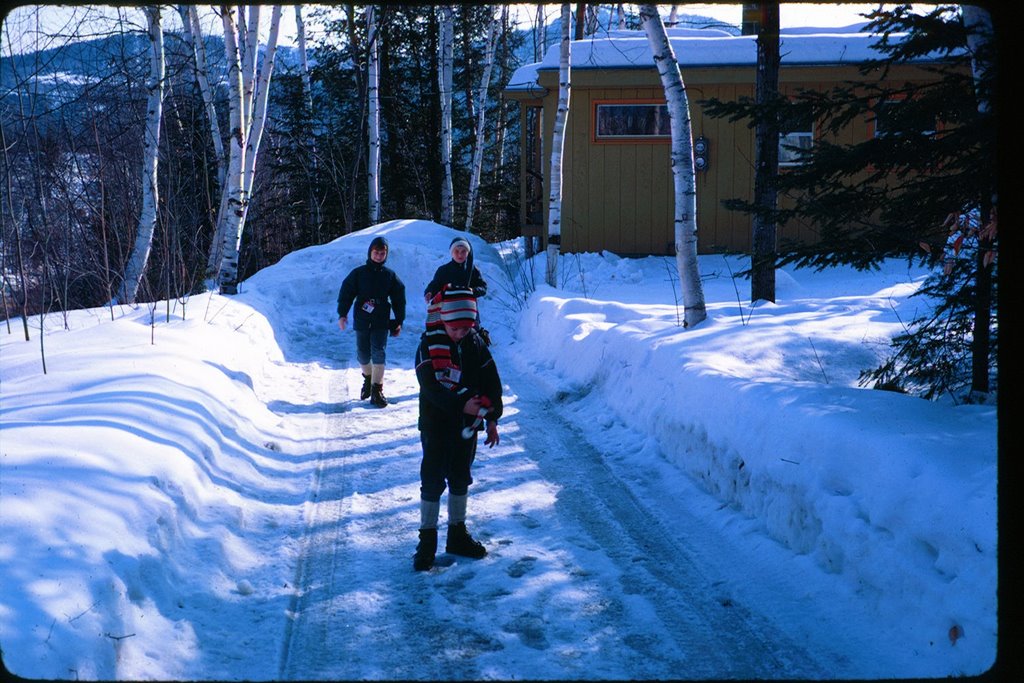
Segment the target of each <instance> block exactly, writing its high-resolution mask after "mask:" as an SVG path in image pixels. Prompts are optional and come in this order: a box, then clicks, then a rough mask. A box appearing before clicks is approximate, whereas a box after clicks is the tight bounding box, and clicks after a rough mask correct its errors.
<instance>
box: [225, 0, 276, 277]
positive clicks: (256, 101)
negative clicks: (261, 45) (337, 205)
mask: <svg viewBox="0 0 1024 683" xmlns="http://www.w3.org/2000/svg"><path fill="white" fill-rule="evenodd" d="M249 10H250V14H249V22H248V29H247V34H248V35H247V37H246V39H245V44H244V46H240V45H239V44H238V42H237V36H238V34H237V32H236V28H235V22H234V21H233V20H232V15H233V10H232V8H231V7H230V6H228V5H222V6H221V12H222V23H223V25H224V50H225V55H226V57H227V62H228V86H229V89H230V91H231V94H230V98H229V99H230V107H231V114H230V119H231V150H230V155H229V156H230V159H229V162H228V178H227V181H226V183H225V187H224V190H225V192H226V193H227V202H226V207H225V210H224V211H222V215H220V216H218V217H217V226H218V227H217V236H218V237H219V242H220V257H219V259H218V261H219V266H218V268H217V280H218V283H219V285H220V290H221V292H222V293H224V294H233V293H235V292H236V291H237V286H238V285H237V282H238V256H239V248H240V246H241V242H242V232H243V230H244V228H245V219H246V213H247V211H248V207H249V198H250V196H251V193H252V183H253V177H254V175H255V169H256V158H257V156H258V154H259V146H260V141H261V140H262V137H263V128H264V125H265V123H266V117H267V100H268V97H269V94H270V79H271V76H272V74H273V70H274V57H275V54H276V52H277V36H278V31H279V28H280V24H281V5H274V6H273V9H272V10H271V18H270V27H269V32H268V36H267V48H266V52H265V54H264V56H263V65H262V68H260V70H259V78H258V79H257V78H256V66H257V46H258V42H257V41H258V36H259V8H258V7H251V8H249ZM238 23H239V25H242V24H243V22H242V19H241V18H240V17H239V19H238ZM216 242H217V240H216V239H215V246H216Z"/></svg>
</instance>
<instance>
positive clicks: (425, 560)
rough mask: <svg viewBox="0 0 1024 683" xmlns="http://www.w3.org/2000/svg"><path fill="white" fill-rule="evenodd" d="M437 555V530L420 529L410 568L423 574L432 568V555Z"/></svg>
mask: <svg viewBox="0 0 1024 683" xmlns="http://www.w3.org/2000/svg"><path fill="white" fill-rule="evenodd" d="M436 553H437V529H420V542H419V544H418V545H417V546H416V554H415V555H413V558H412V568H413V569H414V570H416V571H418V572H425V571H427V570H428V569H430V568H431V567H433V566H434V555H435V554H436Z"/></svg>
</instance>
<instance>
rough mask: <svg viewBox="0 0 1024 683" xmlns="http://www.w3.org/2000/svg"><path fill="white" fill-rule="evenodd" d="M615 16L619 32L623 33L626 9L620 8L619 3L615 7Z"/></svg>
mask: <svg viewBox="0 0 1024 683" xmlns="http://www.w3.org/2000/svg"><path fill="white" fill-rule="evenodd" d="M615 16H616V18H617V20H618V25H619V30H620V31H625V30H626V9H625V8H624V7H623V6H622V3H621V2H620V3H619V4H617V5H616V6H615Z"/></svg>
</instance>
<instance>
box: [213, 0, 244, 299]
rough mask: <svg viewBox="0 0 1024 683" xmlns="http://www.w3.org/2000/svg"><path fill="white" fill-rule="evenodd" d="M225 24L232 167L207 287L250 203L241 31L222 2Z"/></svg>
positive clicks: (216, 274)
mask: <svg viewBox="0 0 1024 683" xmlns="http://www.w3.org/2000/svg"><path fill="white" fill-rule="evenodd" d="M220 10H221V23H222V24H223V26H224V55H225V57H226V59H227V67H228V71H227V81H228V112H229V114H228V119H229V126H230V131H229V134H228V167H227V174H226V177H225V179H224V186H223V189H222V192H223V193H224V195H223V199H222V201H221V211H220V213H219V214H218V215H217V231H216V233H215V234H214V239H213V244H212V245H211V246H210V260H209V262H208V266H209V268H208V270H207V288H208V289H213V288H214V287H215V282H214V278H216V279H217V280H220V279H221V274H222V273H223V272H224V261H225V258H226V254H227V249H226V246H227V245H228V244H229V243H231V242H232V239H231V238H232V236H234V235H238V234H240V233H241V226H242V219H243V217H244V215H245V206H246V204H248V195H247V194H246V192H245V183H244V182H243V181H242V173H243V170H244V166H245V138H246V135H247V127H246V126H245V125H244V122H243V120H242V116H243V110H244V104H243V99H244V95H243V91H242V88H243V85H242V64H241V55H240V54H239V45H238V33H237V29H236V28H235V11H234V9H233V8H232V7H231V5H221V6H220ZM237 259H238V254H237V252H236V253H235V255H234V261H235V263H234V266H233V268H234V271H235V272H237V269H238V263H237Z"/></svg>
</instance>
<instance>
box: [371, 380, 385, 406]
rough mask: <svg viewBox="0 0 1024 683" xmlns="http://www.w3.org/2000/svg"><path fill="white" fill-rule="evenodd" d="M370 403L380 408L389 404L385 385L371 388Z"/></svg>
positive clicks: (375, 385)
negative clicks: (385, 393)
mask: <svg viewBox="0 0 1024 683" xmlns="http://www.w3.org/2000/svg"><path fill="white" fill-rule="evenodd" d="M370 403H371V404H373V405H375V406H377V407H378V408H383V407H384V406H386V405H387V404H388V399H387V396H385V395H384V385H383V384H374V385H373V386H372V387H371V391H370Z"/></svg>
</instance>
